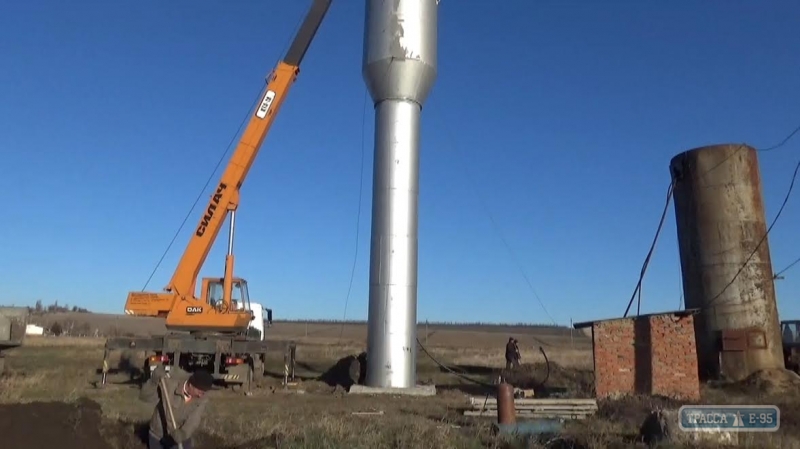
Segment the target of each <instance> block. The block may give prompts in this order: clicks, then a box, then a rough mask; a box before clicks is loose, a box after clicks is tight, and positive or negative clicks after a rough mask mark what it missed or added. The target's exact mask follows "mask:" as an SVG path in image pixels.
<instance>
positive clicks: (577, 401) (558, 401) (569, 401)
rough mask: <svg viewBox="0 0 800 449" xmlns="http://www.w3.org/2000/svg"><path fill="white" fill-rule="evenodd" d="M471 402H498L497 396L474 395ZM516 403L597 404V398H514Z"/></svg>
mask: <svg viewBox="0 0 800 449" xmlns="http://www.w3.org/2000/svg"><path fill="white" fill-rule="evenodd" d="M469 399H470V404H483V403H484V402H485V403H486V404H497V399H496V398H489V399H486V398H485V397H484V398H478V397H475V396H472V397H470V398H469ZM514 404H515V405H522V404H525V405H586V404H593V405H597V399H558V398H556V399H527V398H526V399H514Z"/></svg>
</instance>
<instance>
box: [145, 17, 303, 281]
mask: <svg viewBox="0 0 800 449" xmlns="http://www.w3.org/2000/svg"><path fill="white" fill-rule="evenodd" d="M302 20H303V16H301V17H300V18H298V19H297V22H296V23H295V25H294V27H293V30H292V33H291V34H289V37H287V39H286V42H285V43H284V45H283V48H282V50H281V52H280V53H279V54H278V57H277V59H276V60H275V62H274V64H273V67H276V66H277V65H278V63H279V62H280V60H281V58H283V55H285V54H286V51H287V50H288V49H289V45H290V44H291V43H292V37H293V36H294V35H296V34H297V30H298V29H299V28H300V24H301V23H302ZM270 70H272V69H270ZM264 89H266V86H262V87H260V88H259V94H258V95H257V96H255V98H254V100H253V102H252V103H251V104H250V107H249V108H248V109H247V113H246V114H245V115H244V117H242V121H241V123H239V127H238V128H237V129H236V132H235V133H234V134H233V136H232V137H231V139H230V141H229V142H228V145H227V146H226V147H225V150H224V151H223V152H222V154H220V156H219V159H217V163H216V164H215V165H214V169H213V170H212V171H211V173H210V174H209V175H208V178H207V179H206V182H205V183H204V184H203V188H201V189H200V193H198V194H197V197H195V199H194V202H193V203H192V207H190V208H189V211H188V212H186V215H185V216H184V217H183V220H182V221H181V224H180V226H178V229H177V230H176V231H175V234H173V236H172V239H170V241H169V244H168V245H167V247H166V249H164V252H163V253H161V256H160V257H159V259H158V262H156V265H155V267H153V271H151V272H150V275H149V276H148V277H147V281H145V283H144V286H143V287H142V290H141V291H145V290H146V289H147V286H148V285H150V281H152V280H153V276H155V274H156V272H157V271H158V268H159V267H160V266H161V264H162V263H163V262H164V258H166V256H167V254H168V253H169V250H170V249H171V248H172V245H174V244H175V241H176V240H177V239H178V236H179V235H180V233H181V231H182V230H183V227H184V226H186V222H187V221H189V217H191V216H192V213H194V210H195V208H196V207H197V203H199V202H200V199H201V198H203V196H204V194H205V192H206V190H207V189H208V186H209V184H211V180H212V179H214V176H215V175H216V174H217V171H219V167H220V166H221V165H222V161H224V160H225V157H226V156H227V155H228V153H229V152H230V150H231V147H232V146H233V143H234V142H236V138H237V137H238V136H239V134H240V133H241V132H242V128H244V125H245V123H247V119H248V117H250V114H252V112H253V109H254V108H255V106H256V103H257V102H258V100H259V99H260V98H261V93H262V92H263V91H264Z"/></svg>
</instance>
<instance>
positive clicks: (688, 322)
mask: <svg viewBox="0 0 800 449" xmlns="http://www.w3.org/2000/svg"><path fill="white" fill-rule="evenodd" d="M693 321H694V320H693V317H692V316H691V315H689V316H683V317H679V316H676V315H674V314H663V315H649V316H641V317H632V318H620V319H616V320H608V321H600V322H596V323H594V324H592V327H593V329H592V330H593V336H592V344H593V349H594V371H595V391H596V394H597V397H598V398H602V397H608V396H618V395H625V394H652V395H659V396H667V397H673V398H676V399H685V400H696V399H699V398H700V380H699V377H698V370H697V350H696V347H695V335H694V323H693Z"/></svg>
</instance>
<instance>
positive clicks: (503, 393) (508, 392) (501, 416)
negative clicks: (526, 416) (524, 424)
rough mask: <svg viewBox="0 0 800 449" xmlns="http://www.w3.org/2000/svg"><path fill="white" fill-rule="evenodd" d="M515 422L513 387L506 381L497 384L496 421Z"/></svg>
mask: <svg viewBox="0 0 800 449" xmlns="http://www.w3.org/2000/svg"><path fill="white" fill-rule="evenodd" d="M516 422H517V409H516V407H515V406H514V387H513V386H511V384H509V383H506V382H500V383H499V384H497V423H498V424H514V423H516Z"/></svg>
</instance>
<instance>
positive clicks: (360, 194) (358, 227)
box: [339, 87, 369, 340]
mask: <svg viewBox="0 0 800 449" xmlns="http://www.w3.org/2000/svg"><path fill="white" fill-rule="evenodd" d="M368 97H369V91H368V90H367V88H366V87H364V102H363V104H362V105H361V169H360V174H359V183H358V212H357V214H356V233H355V234H356V240H355V250H354V252H353V264H352V267H351V269H350V282H349V284H348V286H347V296H346V297H345V299H344V313H343V315H342V327H341V329H340V330H339V340H341V339H342V335H344V326H345V324H346V320H347V304H348V303H349V302H350V293H351V292H352V290H353V279H354V278H355V274H356V262H357V261H358V246H359V236H360V230H361V203H362V202H363V195H364V156H365V153H366V137H365V134H366V128H367V99H368Z"/></svg>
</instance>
